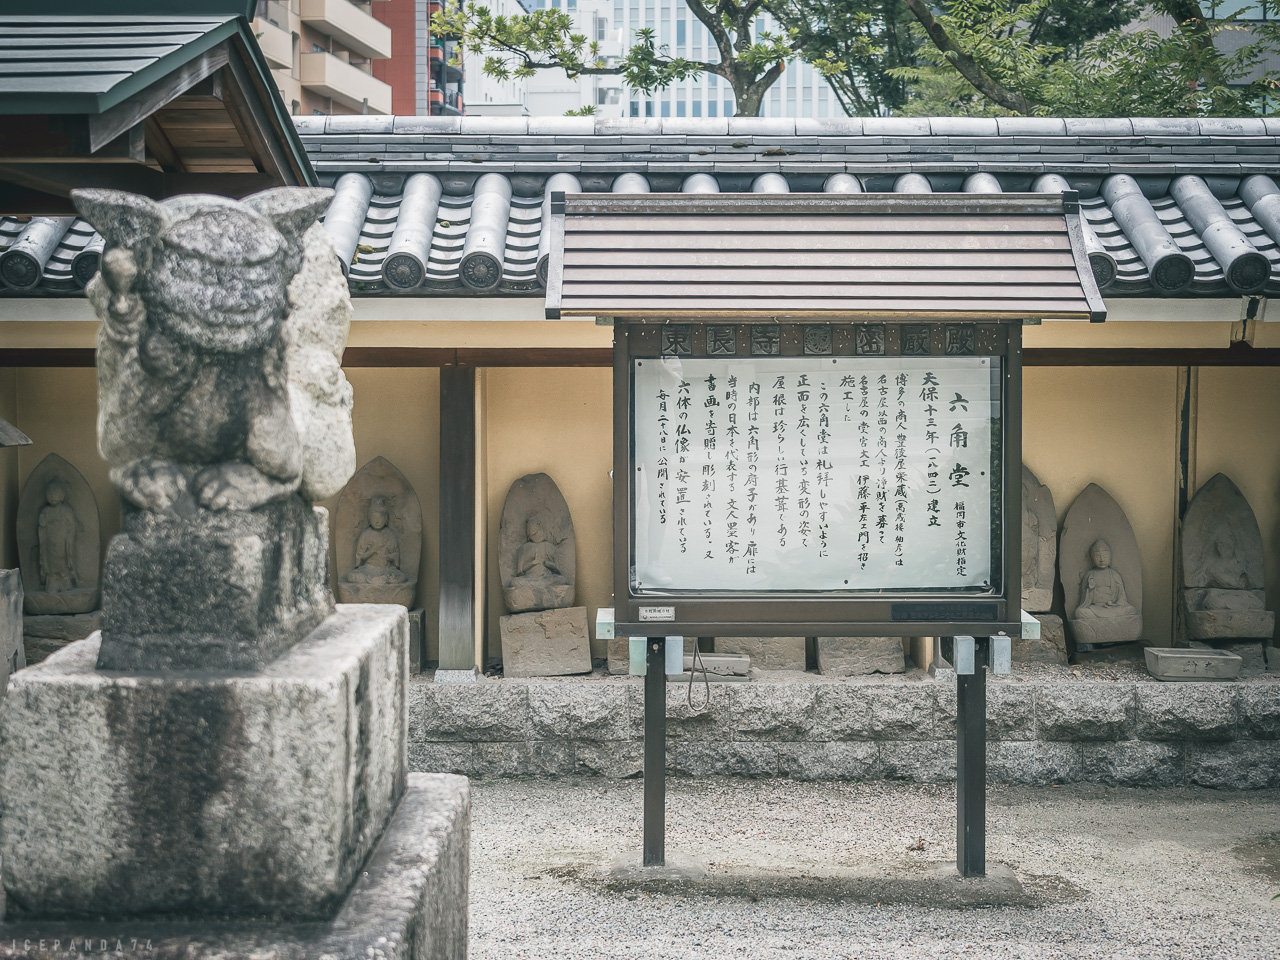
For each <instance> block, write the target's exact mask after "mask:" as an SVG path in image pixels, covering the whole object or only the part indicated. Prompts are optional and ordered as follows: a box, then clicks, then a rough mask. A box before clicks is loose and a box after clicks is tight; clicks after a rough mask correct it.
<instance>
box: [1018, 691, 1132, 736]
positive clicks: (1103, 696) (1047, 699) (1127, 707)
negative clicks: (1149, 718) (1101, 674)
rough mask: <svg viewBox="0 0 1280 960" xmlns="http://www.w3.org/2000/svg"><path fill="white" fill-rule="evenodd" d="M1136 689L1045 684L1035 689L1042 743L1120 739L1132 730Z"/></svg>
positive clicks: (1037, 718)
mask: <svg viewBox="0 0 1280 960" xmlns="http://www.w3.org/2000/svg"><path fill="white" fill-rule="evenodd" d="M1136 695H1137V694H1136V687H1135V685H1134V684H1130V683H1106V682H1098V683H1095V682H1085V683H1047V684H1044V685H1043V686H1041V687H1039V689H1037V690H1036V735H1037V736H1038V737H1039V738H1040V739H1041V740H1123V739H1125V738H1126V737H1128V736H1129V735H1130V732H1131V730H1132V728H1133V715H1134V711H1135V709H1136V708H1135V705H1134V704H1135V697H1136Z"/></svg>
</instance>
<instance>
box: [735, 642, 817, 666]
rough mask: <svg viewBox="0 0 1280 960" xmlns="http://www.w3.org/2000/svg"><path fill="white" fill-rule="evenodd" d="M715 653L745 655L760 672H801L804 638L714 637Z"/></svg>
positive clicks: (803, 661)
mask: <svg viewBox="0 0 1280 960" xmlns="http://www.w3.org/2000/svg"><path fill="white" fill-rule="evenodd" d="M716 653H745V654H746V655H747V656H749V657H750V658H751V666H753V667H756V668H757V669H760V670H803V669H804V666H805V660H804V637H716Z"/></svg>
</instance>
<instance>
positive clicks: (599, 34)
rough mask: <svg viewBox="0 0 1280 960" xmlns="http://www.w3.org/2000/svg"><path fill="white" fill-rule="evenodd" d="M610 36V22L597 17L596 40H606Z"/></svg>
mask: <svg viewBox="0 0 1280 960" xmlns="http://www.w3.org/2000/svg"><path fill="white" fill-rule="evenodd" d="M608 36H609V21H608V20H606V19H605V18H604V17H596V40H605V39H607V38H608Z"/></svg>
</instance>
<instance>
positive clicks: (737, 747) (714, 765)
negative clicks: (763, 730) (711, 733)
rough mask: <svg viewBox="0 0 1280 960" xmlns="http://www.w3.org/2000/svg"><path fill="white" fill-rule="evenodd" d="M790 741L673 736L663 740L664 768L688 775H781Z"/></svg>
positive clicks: (785, 764)
mask: <svg viewBox="0 0 1280 960" xmlns="http://www.w3.org/2000/svg"><path fill="white" fill-rule="evenodd" d="M793 746H795V745H794V744H780V743H765V742H739V741H733V740H719V741H715V740H673V741H671V742H670V743H668V744H667V770H668V771H670V772H671V773H674V774H682V775H684V776H690V777H782V776H786V775H787V774H786V770H787V767H788V765H789V764H788V761H787V760H786V759H785V758H784V756H783V754H784V753H785V752H786V751H787V749H788V748H789V747H793Z"/></svg>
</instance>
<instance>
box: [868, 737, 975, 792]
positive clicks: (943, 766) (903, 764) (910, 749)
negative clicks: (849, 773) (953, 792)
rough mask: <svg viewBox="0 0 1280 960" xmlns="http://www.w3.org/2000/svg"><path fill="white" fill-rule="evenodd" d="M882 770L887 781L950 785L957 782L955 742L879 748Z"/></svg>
mask: <svg viewBox="0 0 1280 960" xmlns="http://www.w3.org/2000/svg"><path fill="white" fill-rule="evenodd" d="M880 770H881V771H882V773H883V776H884V778H885V779H886V780H909V781H911V782H912V783H947V782H950V781H952V780H955V778H956V745H955V742H954V741H952V740H931V741H928V742H925V743H905V742H899V743H882V744H880Z"/></svg>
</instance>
